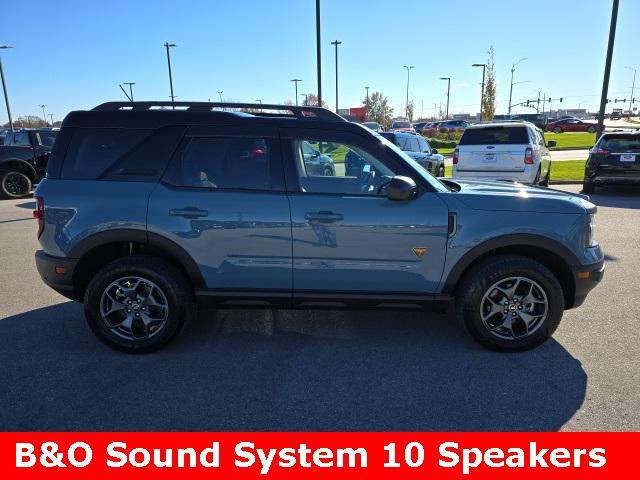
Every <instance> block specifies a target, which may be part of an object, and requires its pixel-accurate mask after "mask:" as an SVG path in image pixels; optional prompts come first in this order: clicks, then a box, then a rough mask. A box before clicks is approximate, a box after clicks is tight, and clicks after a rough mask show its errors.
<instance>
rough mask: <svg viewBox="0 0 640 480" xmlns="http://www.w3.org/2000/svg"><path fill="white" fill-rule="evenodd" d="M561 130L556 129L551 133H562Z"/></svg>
mask: <svg viewBox="0 0 640 480" xmlns="http://www.w3.org/2000/svg"><path fill="white" fill-rule="evenodd" d="M562 132H563V130H562V129H561V128H560V127H556V128H554V129H553V133H562Z"/></svg>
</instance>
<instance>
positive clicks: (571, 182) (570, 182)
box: [549, 180, 582, 185]
mask: <svg viewBox="0 0 640 480" xmlns="http://www.w3.org/2000/svg"><path fill="white" fill-rule="evenodd" d="M581 184H582V180H549V185H581Z"/></svg>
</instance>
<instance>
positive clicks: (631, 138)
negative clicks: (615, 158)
mask: <svg viewBox="0 0 640 480" xmlns="http://www.w3.org/2000/svg"><path fill="white" fill-rule="evenodd" d="M599 147H600V148H603V149H604V150H612V151H614V152H615V151H618V150H640V135H605V136H603V137H602V140H600V144H599Z"/></svg>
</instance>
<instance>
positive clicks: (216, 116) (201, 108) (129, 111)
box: [62, 101, 352, 128]
mask: <svg viewBox="0 0 640 480" xmlns="http://www.w3.org/2000/svg"><path fill="white" fill-rule="evenodd" d="M254 122H258V123H260V124H263V125H264V124H271V125H274V124H278V125H288V126H293V124H302V123H304V124H305V125H306V124H308V123H314V124H315V125H316V126H317V125H318V123H323V124H325V125H331V126H332V127H338V126H340V127H342V128H349V127H348V126H350V125H352V124H351V123H349V122H347V121H346V120H345V119H344V118H342V117H341V116H340V115H338V114H336V113H334V112H332V111H330V110H327V109H326V108H320V107H313V106H293V105H274V104H261V103H218V102H164V101H158V102H107V103H103V104H101V105H98V106H97V107H95V108H93V109H92V110H88V111H86V110H82V111H74V112H71V113H69V114H68V115H67V117H66V118H65V119H64V122H63V124H62V126H63V127H71V126H75V127H109V126H113V127H124V128H159V127H162V126H165V125H232V124H243V123H254Z"/></svg>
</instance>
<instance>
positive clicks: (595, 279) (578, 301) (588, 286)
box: [567, 260, 605, 308]
mask: <svg viewBox="0 0 640 480" xmlns="http://www.w3.org/2000/svg"><path fill="white" fill-rule="evenodd" d="M604 269H605V265H604V260H600V261H599V262H597V263H593V264H591V265H581V266H579V267H574V268H573V269H572V270H573V279H574V282H575V285H576V290H575V293H574V298H573V304H572V305H568V306H567V308H575V307H579V306H580V305H582V303H583V302H584V300H585V299H586V298H587V294H588V293H589V292H590V291H591V290H593V289H594V288H595V287H596V285H598V283H600V281H601V280H602V277H603V276H604Z"/></svg>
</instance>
